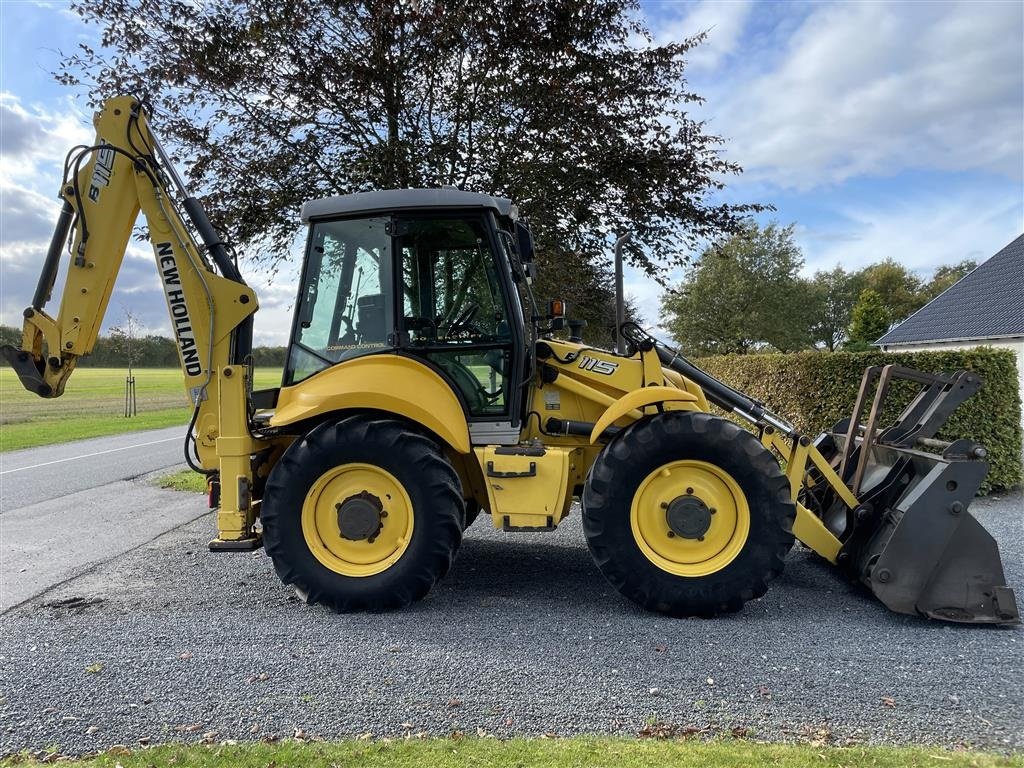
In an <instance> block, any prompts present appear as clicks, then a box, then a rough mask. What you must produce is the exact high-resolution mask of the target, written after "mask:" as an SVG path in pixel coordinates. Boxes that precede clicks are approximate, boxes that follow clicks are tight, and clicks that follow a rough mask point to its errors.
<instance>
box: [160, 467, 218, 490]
mask: <svg viewBox="0 0 1024 768" xmlns="http://www.w3.org/2000/svg"><path fill="white" fill-rule="evenodd" d="M155 484H156V485H159V486H160V487H161V488H170V489H171V490H172V491H189V492H192V493H206V477H205V476H203V475H201V474H199V473H198V472H193V471H192V470H191V469H183V470H181V471H180V472H172V473H171V474H169V475H164V476H163V477H161V478H159V479H157V481H156V483H155Z"/></svg>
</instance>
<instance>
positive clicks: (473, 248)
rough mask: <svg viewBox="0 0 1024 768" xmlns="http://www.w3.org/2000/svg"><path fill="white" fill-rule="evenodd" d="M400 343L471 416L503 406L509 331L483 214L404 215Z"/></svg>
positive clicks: (501, 410) (500, 410) (502, 409)
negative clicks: (456, 393)
mask: <svg viewBox="0 0 1024 768" xmlns="http://www.w3.org/2000/svg"><path fill="white" fill-rule="evenodd" d="M397 230H398V231H399V232H400V233H401V234H400V237H399V240H398V243H399V245H398V250H399V252H400V253H401V281H400V282H401V294H402V296H401V300H402V318H401V322H402V330H403V341H404V345H405V346H406V347H407V348H410V349H411V350H412V351H413V352H414V353H416V354H420V355H422V356H424V357H426V358H428V359H429V360H430V361H431V362H433V363H434V364H436V365H437V366H439V367H440V368H442V369H443V370H444V371H445V373H447V375H448V377H449V378H450V379H451V380H452V381H454V382H455V384H456V385H457V386H458V388H459V390H460V391H461V393H462V395H463V397H464V399H465V401H466V402H467V404H468V405H469V410H470V413H471V414H472V415H477V416H488V415H497V414H502V413H505V412H506V411H507V402H508V397H509V393H508V391H507V390H508V377H509V373H510V371H509V358H510V353H511V339H512V337H511V332H510V329H509V323H508V317H507V310H506V306H505V302H504V299H503V294H502V291H501V283H500V282H499V278H498V273H497V270H496V267H495V259H494V253H493V251H492V249H491V242H490V239H489V238H488V236H487V230H486V228H485V225H484V221H483V219H482V218H476V217H457V218H456V217H453V218H436V217H435V218H430V219H426V218H424V219H415V218H413V219H403V220H402V221H401V222H400V226H399V227H398V228H397Z"/></svg>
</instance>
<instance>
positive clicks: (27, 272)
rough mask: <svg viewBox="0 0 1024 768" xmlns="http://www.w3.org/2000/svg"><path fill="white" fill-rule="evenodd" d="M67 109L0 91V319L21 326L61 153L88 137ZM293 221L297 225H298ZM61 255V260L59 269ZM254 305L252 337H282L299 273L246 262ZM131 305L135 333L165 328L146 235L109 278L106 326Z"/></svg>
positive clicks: (47, 232) (83, 123) (54, 210)
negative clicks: (256, 306) (260, 267)
mask: <svg viewBox="0 0 1024 768" xmlns="http://www.w3.org/2000/svg"><path fill="white" fill-rule="evenodd" d="M63 106H64V107H66V110H63V111H58V110H56V109H47V108H46V107H43V106H40V105H37V104H26V103H25V102H24V101H23V100H21V99H19V98H18V97H17V96H15V95H13V94H11V93H7V92H4V93H0V122H2V132H0V154H2V161H3V162H2V164H0V322H2V323H4V324H6V325H15V326H20V324H21V313H22V310H23V309H24V308H25V307H27V306H28V305H29V302H30V301H31V297H32V293H33V291H34V290H35V286H36V282H37V280H38V278H39V270H40V268H41V266H42V262H43V258H44V255H45V253H46V249H47V247H48V245H49V242H50V237H51V235H52V232H53V227H54V224H55V222H56V219H57V214H58V212H59V210H60V205H61V204H60V201H59V200H58V199H57V197H56V193H57V190H58V188H59V186H60V181H61V173H62V170H63V168H62V166H63V161H64V157H65V155H66V154H67V152H68V150H69V149H71V147H73V146H75V145H76V144H91V143H92V142H93V139H94V133H93V130H92V128H91V127H90V126H89V122H90V121H89V120H88V118H87V117H86V116H85V115H83V114H82V113H80V112H79V111H77V110H76V109H75V108H74V107H73V105H72V103H71V101H70V100H67V101H65V103H64V104H63ZM297 226H298V225H297ZM66 263H67V257H65V259H64V260H63V266H64V270H62V272H63V271H66V266H67V264H66ZM246 278H247V280H249V281H250V283H251V284H252V285H253V287H254V288H255V289H256V291H257V294H258V296H259V300H260V305H261V309H260V312H259V313H258V314H257V316H256V324H255V338H256V343H258V344H275V345H280V344H285V343H286V342H287V337H288V334H289V332H290V330H291V305H292V302H293V301H294V299H295V294H296V288H295V285H296V283H297V281H298V279H297V275H296V274H295V273H294V269H293V268H291V269H290V268H282V269H281V270H280V271H279V273H278V274H277V275H276V276H275V277H274V278H273V279H272V278H271V277H270V276H269V275H268V274H267V273H266V272H265V271H261V270H246ZM62 286H63V274H62V275H61V276H60V277H58V281H57V285H56V286H55V288H54V292H53V298H52V302H53V303H52V304H51V305H49V306H48V307H47V309H48V311H50V312H51V314H56V312H57V309H58V303H59V301H60V293H61V290H62ZM126 310H127V311H130V312H131V313H132V314H133V315H134V316H135V317H136V318H137V320H138V322H139V326H140V327H139V331H140V333H160V334H163V335H166V336H169V335H170V334H171V328H170V322H169V321H168V317H167V307H166V303H165V299H164V296H163V290H162V288H161V286H160V281H159V278H158V275H157V271H156V267H155V265H154V263H153V253H152V250H151V248H150V246H149V244H148V243H144V242H139V241H137V240H135V239H134V238H133V240H131V241H130V242H129V245H128V249H127V251H126V254H125V258H124V260H123V262H122V265H121V270H120V273H119V274H118V276H117V280H116V283H115V286H114V292H113V294H112V296H111V300H110V304H109V305H108V307H107V313H106V317H105V318H104V319H103V322H102V324H101V326H100V328H101V332H103V333H106V332H107V331H108V329H109V327H110V326H111V325H118V324H120V323H121V322H122V321H123V318H124V312H125V311H126Z"/></svg>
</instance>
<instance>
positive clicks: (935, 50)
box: [696, 2, 1024, 189]
mask: <svg viewBox="0 0 1024 768" xmlns="http://www.w3.org/2000/svg"><path fill="white" fill-rule="evenodd" d="M714 7H716V8H717V7H718V6H714ZM762 7H763V6H759V8H762ZM729 8H731V6H730V5H725V6H724V9H725V10H728V9H729ZM764 13H765V14H767V11H765V12H764ZM790 21H791V19H790ZM1022 23H1024V5H1022V4H1020V3H998V2H997V3H981V2H974V3H961V4H946V3H941V4H939V3H935V4H932V3H842V4H827V5H821V6H815V7H813V10H811V12H810V13H808V14H807V15H806V16H805V17H804V18H803V19H802V21H801V22H800V23H799V24H798V25H797V26H796V27H795V28H793V29H791V30H790V29H788V28H786V27H785V26H777V27H775V28H771V29H768V30H767V31H765V32H764V33H763V34H761V35H760V36H753V35H752V36H749V37H748V39H747V40H745V41H741V43H742V44H743V45H744V46H745V47H744V50H743V51H742V54H743V55H740V56H736V57H734V60H735V65H734V66H730V67H728V68H727V71H718V72H715V73H714V77H715V79H714V80H712V79H711V78H705V80H704V81H702V82H698V83H697V84H696V88H697V90H698V92H702V93H704V94H705V95H707V96H708V97H709V102H708V104H707V105H706V106H705V107H704V108H703V109H701V110H700V116H701V117H703V118H710V119H711V120H712V128H713V130H714V131H715V132H717V133H720V134H722V135H724V136H726V137H727V138H729V139H730V141H729V145H728V146H729V149H728V154H729V157H731V158H733V159H735V160H736V161H738V162H739V163H740V164H741V165H743V166H744V167H745V168H746V170H747V174H746V178H748V179H750V180H752V181H753V180H760V181H766V182H769V183H772V184H775V185H777V186H781V187H793V188H799V189H810V188H813V187H815V186H818V185H822V184H835V183H841V182H843V181H845V180H847V179H850V178H853V177H857V176H864V175H874V176H887V175H892V174H895V173H898V172H900V171H902V170H905V169H921V168H928V169H938V170H950V171H960V170H983V171H989V172H993V173H997V174H1000V175H1002V176H1005V177H1009V178H1014V179H1020V178H1021V174H1022V170H1024V168H1022V166H1024V121H1022V114H1024V101H1022V99H1024V46H1022V42H1021V35H1020V30H1021V27H1022ZM780 37H781V39H780ZM766 40H770V42H767V43H766V42H765V41H766ZM780 51H781V54H780ZM711 58H712V59H713V60H716V61H718V60H719V59H720V57H719V58H716V57H715V56H712V57H711ZM705 83H706V85H707V87H703V85H704V84H705Z"/></svg>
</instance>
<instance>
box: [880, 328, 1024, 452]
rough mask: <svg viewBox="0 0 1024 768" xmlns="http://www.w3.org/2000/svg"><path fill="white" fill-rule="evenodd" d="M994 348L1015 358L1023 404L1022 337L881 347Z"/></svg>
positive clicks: (892, 349)
mask: <svg viewBox="0 0 1024 768" xmlns="http://www.w3.org/2000/svg"><path fill="white" fill-rule="evenodd" d="M982 346H984V347H995V348H996V349H1009V350H1012V351H1013V353H1014V354H1015V355H1016V356H1017V388H1018V391H1019V392H1020V399H1021V403H1022V404H1024V336H1021V337H1014V338H1010V339H993V340H991V341H986V340H984V339H975V340H974V341H942V342H935V343H927V342H918V343H916V344H886V345H884V346H883V347H882V350H883V351H885V352H943V351H947V350H951V349H970V348H972V347H982ZM1021 428H1022V429H1024V408H1021ZM1021 461H1024V450H1022V453H1021Z"/></svg>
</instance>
